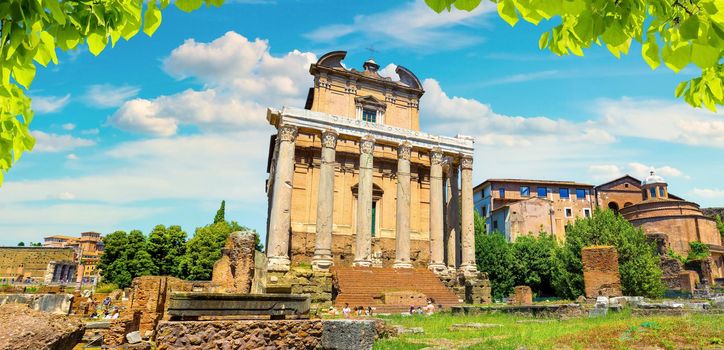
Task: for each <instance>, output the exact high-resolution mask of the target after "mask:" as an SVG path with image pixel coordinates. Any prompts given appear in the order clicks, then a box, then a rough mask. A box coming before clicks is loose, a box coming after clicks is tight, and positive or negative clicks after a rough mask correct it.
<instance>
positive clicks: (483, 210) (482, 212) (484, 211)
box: [480, 206, 488, 216]
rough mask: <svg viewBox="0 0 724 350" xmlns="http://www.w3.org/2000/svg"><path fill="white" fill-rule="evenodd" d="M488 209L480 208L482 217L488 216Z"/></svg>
mask: <svg viewBox="0 0 724 350" xmlns="http://www.w3.org/2000/svg"><path fill="white" fill-rule="evenodd" d="M486 209H487V208H485V206H482V207H480V215H482V216H485V215H487V214H488V212H487V211H486Z"/></svg>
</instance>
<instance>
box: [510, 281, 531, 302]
mask: <svg viewBox="0 0 724 350" xmlns="http://www.w3.org/2000/svg"><path fill="white" fill-rule="evenodd" d="M508 302H509V303H510V304H512V305H531V304H533V291H532V290H531V289H530V287H528V286H517V287H515V289H514V290H513V294H512V295H511V296H510V299H509V300H508Z"/></svg>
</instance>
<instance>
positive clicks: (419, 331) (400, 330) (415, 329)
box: [392, 325, 425, 334]
mask: <svg viewBox="0 0 724 350" xmlns="http://www.w3.org/2000/svg"><path fill="white" fill-rule="evenodd" d="M392 327H394V328H395V330H396V331H397V334H422V333H425V329H424V328H422V327H409V328H407V327H404V326H400V325H395V326H392Z"/></svg>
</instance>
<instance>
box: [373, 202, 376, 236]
mask: <svg viewBox="0 0 724 350" xmlns="http://www.w3.org/2000/svg"><path fill="white" fill-rule="evenodd" d="M376 214H377V202H372V237H374V236H375V219H376V216H377V215H376Z"/></svg>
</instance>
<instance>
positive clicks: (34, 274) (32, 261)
mask: <svg viewBox="0 0 724 350" xmlns="http://www.w3.org/2000/svg"><path fill="white" fill-rule="evenodd" d="M73 260H74V254H73V248H51V247H0V283H2V280H5V283H8V282H9V281H10V280H14V279H17V278H18V277H21V278H27V277H31V278H32V279H33V280H34V281H36V282H42V281H43V280H44V279H45V274H46V271H47V269H48V263H50V262H51V261H73ZM73 279H75V276H73Z"/></svg>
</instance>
